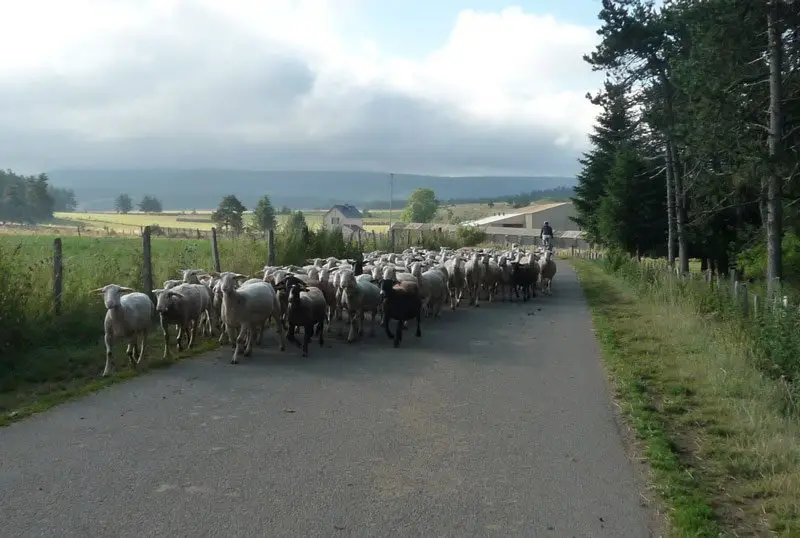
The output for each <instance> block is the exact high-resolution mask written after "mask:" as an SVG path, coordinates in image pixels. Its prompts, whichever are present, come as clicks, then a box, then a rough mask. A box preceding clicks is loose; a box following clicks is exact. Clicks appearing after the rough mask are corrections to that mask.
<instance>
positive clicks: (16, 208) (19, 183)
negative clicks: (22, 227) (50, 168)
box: [0, 170, 77, 224]
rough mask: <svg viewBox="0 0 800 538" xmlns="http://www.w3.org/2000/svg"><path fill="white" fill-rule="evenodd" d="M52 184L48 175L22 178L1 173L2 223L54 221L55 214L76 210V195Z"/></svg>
mask: <svg viewBox="0 0 800 538" xmlns="http://www.w3.org/2000/svg"><path fill="white" fill-rule="evenodd" d="M48 182H49V178H48V177H47V174H39V175H38V176H22V175H18V174H15V173H14V172H12V171H11V170H0V193H2V199H0V222H21V223H27V224H36V223H39V222H44V221H48V220H51V219H52V218H53V212H54V211H74V210H75V207H76V206H77V200H75V193H74V192H73V191H72V190H70V189H60V188H57V187H53V186H51V185H50V184H49V183H48Z"/></svg>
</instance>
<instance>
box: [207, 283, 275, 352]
mask: <svg viewBox="0 0 800 538" xmlns="http://www.w3.org/2000/svg"><path fill="white" fill-rule="evenodd" d="M240 278H247V277H246V276H245V275H241V274H238V273H224V274H222V277H221V278H220V291H221V292H222V321H223V323H225V330H226V331H227V333H228V338H229V339H230V341H231V343H232V344H233V357H232V358H231V364H237V363H238V362H239V350H240V348H241V347H243V348H244V350H243V351H244V353H243V354H244V355H245V356H246V357H247V356H249V355H250V354H251V353H252V351H253V340H254V339H256V340H260V336H261V331H263V328H264V325H265V324H266V323H267V322H268V321H269V319H270V318H273V319H274V320H275V326H276V327H277V331H278V339H279V340H280V350H281V351H285V350H286V339H285V336H284V334H283V324H282V323H281V321H280V305H279V304H278V296H277V294H276V293H275V289H274V288H273V287H272V286H271V285H270V284H266V283H264V282H255V283H252V284H248V285H247V286H240V287H239V288H237V287H236V280H237V279H240ZM236 329H239V334H238V336H236V332H235V331H236ZM257 335H258V336H257ZM235 336H236V337H235Z"/></svg>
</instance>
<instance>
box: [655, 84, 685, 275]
mask: <svg viewBox="0 0 800 538" xmlns="http://www.w3.org/2000/svg"><path fill="white" fill-rule="evenodd" d="M659 79H660V82H661V86H662V90H663V91H664V105H665V108H666V110H665V112H666V117H667V132H666V139H667V140H666V142H667V168H671V169H672V181H673V185H672V187H673V189H672V191H673V196H672V197H673V198H674V199H675V231H676V232H677V236H678V237H677V240H678V259H679V266H680V272H681V273H682V274H686V273H688V272H689V249H688V246H689V243H688V238H687V230H686V226H687V223H688V218H687V215H686V193H685V192H683V177H682V174H681V167H680V162H679V159H678V148H677V147H676V146H675V139H674V138H673V128H674V126H675V113H674V106H673V102H672V82H671V81H670V80H669V77H667V73H666V72H665V71H663V70H662V71H661V72H660V73H659Z"/></svg>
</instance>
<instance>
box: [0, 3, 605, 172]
mask: <svg viewBox="0 0 800 538" xmlns="http://www.w3.org/2000/svg"><path fill="white" fill-rule="evenodd" d="M359 1H365V0H328V1H325V0H270V2H263V1H259V0H195V1H188V0H186V1H180V0H115V1H114V2H107V1H105V0H72V1H71V2H57V1H56V0H52V1H45V0H28V2H27V3H21V2H20V3H9V5H8V6H5V5H3V7H0V21H5V22H0V49H2V50H14V51H17V53H16V54H7V55H4V56H3V57H2V58H0V110H2V111H3V113H2V114H0V133H2V134H0V163H2V165H3V167H6V166H11V167H15V168H22V169H25V170H24V171H30V172H33V171H37V170H41V169H52V168H55V167H64V166H84V167H109V166H113V167H131V166H136V167H139V166H141V167H153V166H170V167H173V166H174V167H183V168H185V167H196V166H202V167H210V166H216V167H237V168H238V167H247V168H262V169H263V168H271V169H287V168H296V169H340V170H341V169H361V170H380V171H394V172H417V173H434V174H482V173H499V174H551V173H552V174H568V173H573V172H574V171H575V169H576V167H577V164H576V163H575V158H576V156H577V155H578V154H579V153H580V151H581V150H582V149H584V148H585V145H586V133H587V132H588V130H589V128H590V127H591V124H592V122H593V119H594V116H595V114H596V110H595V109H594V107H593V106H592V105H591V104H590V103H589V102H588V101H587V100H586V99H585V97H584V95H585V93H586V92H587V91H589V90H592V89H594V88H595V87H597V86H598V84H599V79H598V75H594V74H592V73H591V71H590V69H589V66H588V65H586V64H585V63H584V62H583V61H582V59H581V56H582V54H583V53H585V52H588V51H590V50H591V49H592V48H593V46H594V44H595V42H596V39H597V37H596V34H595V32H594V30H593V29H592V28H585V27H580V26H574V25H569V24H566V23H563V22H559V21H558V20H556V19H554V18H553V17H552V16H547V15H536V14H530V13H525V12H523V11H522V9H520V8H518V7H510V8H506V9H504V10H503V11H502V12H499V13H486V12H478V11H473V10H464V11H462V12H461V13H460V14H459V15H458V17H457V19H456V20H455V21H454V25H453V28H452V31H451V32H450V34H449V36H443V37H446V40H445V41H444V44H443V45H442V46H441V48H439V49H438V50H435V51H432V52H431V53H430V54H429V55H428V56H426V57H423V58H404V57H397V56H393V55H389V54H385V53H383V52H382V51H381V49H380V43H379V42H378V43H376V42H373V41H370V40H368V39H366V37H365V36H362V35H357V34H354V32H353V31H352V26H348V20H349V17H351V16H352V15H353V14H354V13H357V10H358V4H359ZM12 5H13V6H14V7H11V6H12ZM265 6H269V8H267V7H265ZM413 32H414V30H413V28H409V29H408V33H409V39H413V38H414V37H413Z"/></svg>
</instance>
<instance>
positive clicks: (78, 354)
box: [0, 320, 230, 428]
mask: <svg viewBox="0 0 800 538" xmlns="http://www.w3.org/2000/svg"><path fill="white" fill-rule="evenodd" d="M101 324H102V320H101ZM159 331H160V330H159ZM98 340H99V341H98V343H97V344H96V345H94V346H83V347H79V346H75V347H66V348H52V347H46V348H39V349H36V350H33V351H31V352H28V353H25V354H24V355H21V356H19V357H17V358H15V359H14V360H15V362H17V363H23V366H30V369H29V370H26V371H25V374H24V376H21V379H19V380H18V382H17V383H16V384H15V385H14V387H13V389H11V390H7V391H0V428H2V427H4V426H8V425H9V424H12V423H14V422H17V421H19V420H22V419H24V418H26V417H29V416H31V415H34V414H36V413H41V412H43V411H47V410H48V409H50V408H52V407H55V406H56V405H60V404H62V403H65V402H68V401H70V400H75V399H77V398H80V397H83V396H86V395H88V394H91V393H93V392H97V391H98V390H101V389H104V388H106V387H110V386H111V385H116V384H117V383H120V382H122V381H126V380H128V379H132V378H134V377H137V376H139V375H144V374H146V373H147V372H149V371H151V370H156V369H161V368H166V367H169V366H171V365H173V364H176V363H177V362H179V361H181V360H183V359H187V358H189V357H193V356H196V355H200V354H203V353H205V352H208V351H212V350H214V349H222V350H223V353H224V352H226V351H228V350H229V349H230V347H229V346H227V347H226V346H223V347H222V348H220V347H219V346H218V345H217V344H216V338H214V339H204V338H198V339H197V340H195V345H194V347H193V348H192V349H191V350H184V351H182V352H180V353H178V352H177V351H176V349H175V331H174V330H173V331H172V332H171V338H170V340H171V349H170V352H171V354H172V355H171V357H170V358H169V359H166V360H165V359H163V358H162V353H163V349H164V348H163V337H162V336H161V334H160V332H157V331H156V330H155V329H154V330H153V332H152V333H151V336H150V338H148V342H147V346H146V348H145V356H144V358H143V359H142V362H141V363H140V364H139V365H137V369H135V370H134V369H133V368H131V367H130V366H129V363H128V358H127V356H126V355H125V344H124V343H122V342H117V343H116V344H115V346H114V357H113V358H114V360H113V365H114V369H113V371H112V373H111V374H110V375H109V376H107V377H105V378H104V377H101V376H100V374H101V373H102V371H103V367H104V366H105V345H104V344H103V343H102V340H103V336H102V331H101V333H100V337H99V339H98ZM37 368H39V369H42V368H46V371H40V370H37Z"/></svg>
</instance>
